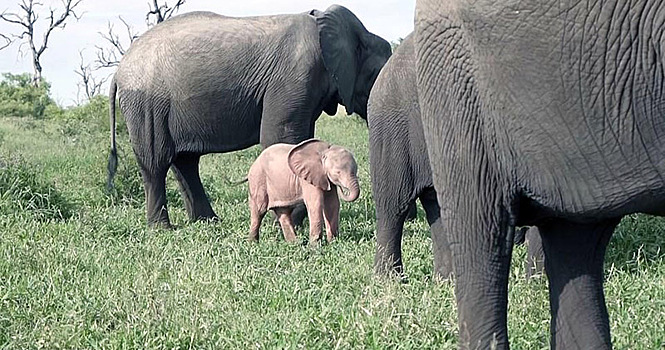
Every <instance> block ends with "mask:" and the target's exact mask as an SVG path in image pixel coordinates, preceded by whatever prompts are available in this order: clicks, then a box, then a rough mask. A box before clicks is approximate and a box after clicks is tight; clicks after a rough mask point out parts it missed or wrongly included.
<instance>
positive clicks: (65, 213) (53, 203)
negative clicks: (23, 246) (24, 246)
mask: <svg viewBox="0 0 665 350" xmlns="http://www.w3.org/2000/svg"><path fill="white" fill-rule="evenodd" d="M37 174H38V171H37V170H36V169H34V168H33V166H32V165H31V164H28V163H26V162H25V161H24V160H23V159H21V158H20V157H17V156H0V215H16V214H18V215H23V214H25V213H29V214H32V215H33V216H35V217H36V218H37V219H38V220H49V219H67V218H69V217H70V216H71V215H72V205H71V204H70V203H68V202H67V200H65V198H64V197H63V196H62V195H61V194H60V193H59V192H58V191H57V189H56V188H55V187H54V186H53V185H52V184H49V183H47V182H45V181H43V180H42V179H40V178H39V177H38V176H37Z"/></svg>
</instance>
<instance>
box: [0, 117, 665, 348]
mask: <svg viewBox="0 0 665 350" xmlns="http://www.w3.org/2000/svg"><path fill="white" fill-rule="evenodd" d="M100 118H102V117H100ZM104 118H105V116H104ZM77 123H86V121H85V120H82V121H71V120H65V121H62V120H59V121H49V120H43V121H34V120H28V119H21V120H18V119H6V118H5V119H0V233H1V235H0V237H1V239H0V348H1V349H33V348H35V349H36V348H104V349H107V348H136V349H146V348H147V349H172V348H182V349H184V348H210V349H221V348H226V349H252V348H255V349H264V348H289V349H296V348H304V349H330V348H340V349H348V348H374V349H384V348H400V349H411V348H412V349H424V348H436V349H440V348H444V349H445V348H456V336H457V322H456V310H455V303H454V294H453V285H452V283H450V282H443V283H435V282H433V281H432V280H431V279H430V275H431V272H432V254H431V251H430V246H431V240H430V237H429V233H428V231H427V225H426V224H425V222H424V218H423V213H422V211H421V212H420V213H419V219H418V220H417V222H415V223H409V224H408V225H407V228H406V235H405V238H404V259H405V263H406V269H407V272H408V274H409V278H408V282H405V283H403V282H399V281H395V280H386V279H381V278H377V277H374V276H373V275H372V262H373V253H374V244H375V240H374V207H373V202H372V196H371V193H370V181H369V166H368V152H367V130H366V126H365V123H364V122H363V121H361V120H359V119H356V118H347V117H327V116H324V117H322V118H321V119H320V120H319V122H318V123H317V136H318V137H319V138H321V139H324V140H327V141H330V142H333V143H336V144H341V145H344V146H346V147H348V148H349V149H351V150H352V151H353V152H354V153H355V155H356V158H357V160H358V164H359V166H360V169H359V174H360V177H361V182H362V194H361V198H360V199H359V200H358V201H356V202H354V203H342V213H341V223H340V238H339V239H338V240H337V241H336V242H334V243H333V244H324V245H323V246H321V247H319V248H317V249H311V248H308V247H307V246H305V245H290V244H287V243H285V242H284V241H283V240H282V239H281V237H280V235H281V233H280V231H279V230H278V227H277V225H275V224H273V223H271V222H270V221H269V220H265V222H264V225H263V228H262V237H261V242H260V243H259V244H250V243H248V242H246V236H247V230H248V224H249V210H248V208H247V201H246V197H247V194H246V191H247V187H246V185H237V186H232V185H227V184H226V182H225V179H227V178H230V179H239V178H241V177H243V176H244V175H245V174H246V172H247V170H248V169H249V166H250V164H251V162H252V161H253V159H254V158H255V157H256V156H257V155H258V153H259V149H258V148H257V147H254V148H250V149H248V150H245V151H242V152H235V153H230V154H221V155H210V156H206V157H204V158H203V160H202V170H201V173H202V178H203V181H204V185H205V186H206V190H207V191H208V194H209V196H210V197H211V200H212V204H213V208H214V209H215V210H216V212H217V213H218V214H219V215H220V217H221V218H222V221H221V223H216V224H208V223H194V224H190V223H188V222H187V218H186V213H185V211H184V208H183V205H182V200H181V198H180V195H179V193H178V190H177V186H176V183H175V181H174V179H173V177H172V176H171V175H169V183H168V196H169V204H170V212H171V218H172V221H173V222H174V224H175V225H176V227H177V228H176V229H175V230H153V229H147V228H146V225H145V219H144V204H143V189H142V185H141V180H140V175H139V173H138V168H137V165H136V162H135V160H134V156H133V154H132V152H131V148H130V147H129V145H128V141H127V135H126V132H124V131H123V132H121V133H120V147H121V148H120V168H119V172H118V175H117V177H116V180H115V183H116V188H115V190H114V191H113V193H112V194H110V195H108V194H106V192H105V181H106V173H105V171H106V156H107V147H108V135H107V132H106V130H104V129H101V127H98V128H97V129H95V128H94V127H79V124H77ZM87 125H88V126H89V125H104V123H101V122H96V123H90V124H87ZM299 234H300V237H302V238H303V242H304V240H305V237H306V234H304V232H303V231H302V230H301V231H300V232H299ZM664 242H665V220H663V219H660V218H653V217H647V216H641V215H634V216H630V217H628V218H626V219H625V220H624V221H623V222H622V224H621V226H620V228H619V230H618V232H617V233H616V234H615V235H614V238H613V240H612V242H611V246H610V248H609V251H608V258H607V268H606V271H607V280H606V291H607V293H606V294H607V304H608V307H609V310H610V317H611V325H612V332H613V333H612V336H613V341H614V345H615V347H616V348H618V349H623V348H630V349H653V348H659V347H662V346H663V344H665V322H663V315H665V258H664V256H665V254H664V252H663V251H661V249H660V247H665V245H664V244H663V243H664ZM525 255H526V253H525V250H524V248H523V247H517V248H516V251H515V255H514V260H513V261H514V264H513V265H514V266H513V268H512V269H511V287H510V288H511V290H510V306H509V329H510V339H511V343H512V346H513V348H515V349H546V348H548V347H549V345H548V344H549V343H548V342H549V331H548V327H549V311H548V310H549V304H548V301H547V284H546V280H545V279H544V278H539V279H536V280H533V281H529V282H527V281H525V280H524V279H523V275H524V271H525V267H524V260H525Z"/></svg>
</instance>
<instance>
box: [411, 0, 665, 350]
mask: <svg viewBox="0 0 665 350" xmlns="http://www.w3.org/2000/svg"><path fill="white" fill-rule="evenodd" d="M663 9H664V8H663V3H662V2H661V1H655V0H635V1H619V0H610V1H604V2H597V1H590V0H582V1H579V0H575V1H572V0H563V1H560V0H557V1H554V0H546V1H535V0H525V1H513V0H509V1H502V2H495V1H491V2H489V1H487V2H486V1H480V2H478V1H463V0H445V1H444V0H418V2H417V6H416V44H415V46H416V55H417V67H418V73H417V74H418V94H419V100H420V106H421V112H422V119H423V127H424V131H425V139H426V143H427V149H428V154H429V157H430V160H431V165H432V172H433V181H434V186H435V188H436V190H437V195H438V200H439V204H440V205H441V219H442V223H443V226H444V229H445V230H446V231H447V232H448V234H449V239H450V242H451V248H452V256H453V264H454V266H455V275H456V298H457V304H458V316H459V334H460V338H461V339H460V347H462V348H473V349H476V348H489V347H490V346H495V348H498V349H507V348H508V332H507V327H506V318H507V315H506V313H507V303H508V299H507V295H508V272H509V266H510V260H511V254H512V248H513V235H514V233H515V230H514V228H515V226H516V225H526V224H536V225H537V226H538V228H539V229H540V236H541V238H542V243H543V249H544V252H545V265H546V266H545V269H546V273H547V276H548V278H549V292H550V308H551V317H552V320H551V325H550V332H551V335H552V336H551V346H552V348H561V349H609V348H611V341H610V327H609V321H608V313H607V308H606V306H605V299H604V293H603V260H604V255H605V249H606V247H607V244H608V242H609V240H610V237H611V235H612V232H613V230H614V228H615V227H616V225H617V224H618V223H619V221H620V219H621V217H622V216H624V215H626V214H629V213H635V212H645V213H651V214H658V215H662V214H665V212H664V211H663V208H664V207H665V206H664V205H665V180H664V179H665V142H663V140H664V139H663V135H665V123H663V115H664V112H665V97H664V96H663V93H664V92H665V87H664V85H663V84H664V82H665V74H664V72H665V62H664V58H663V57H665V52H664V51H663V48H664V46H663V44H665V41H664V39H663V38H665V36H664V34H665V11H664V10H663Z"/></svg>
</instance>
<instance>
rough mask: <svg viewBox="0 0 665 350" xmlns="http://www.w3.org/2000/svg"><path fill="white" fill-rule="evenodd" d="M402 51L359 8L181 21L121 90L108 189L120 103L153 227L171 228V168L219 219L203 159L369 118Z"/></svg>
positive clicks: (125, 73)
mask: <svg viewBox="0 0 665 350" xmlns="http://www.w3.org/2000/svg"><path fill="white" fill-rule="evenodd" d="M390 54H391V50H390V44H388V42H387V41H385V40H383V39H381V38H380V37H378V36H376V35H374V34H372V33H370V32H368V31H367V30H366V29H365V27H364V26H363V24H362V23H361V22H360V20H358V18H357V17H356V16H355V15H354V14H353V13H352V12H351V11H349V10H348V9H346V8H345V7H342V6H337V5H333V6H330V7H329V8H328V9H327V10H326V11H324V12H321V11H318V10H312V11H310V12H308V13H301V14H292V15H276V16H263V17H245V18H233V17H225V16H221V15H217V14H214V13H210V12H192V13H188V14H184V15H180V16H176V17H173V18H171V19H169V20H167V21H164V22H162V23H161V24H159V25H156V26H154V27H153V28H151V29H150V30H148V31H147V32H146V33H145V34H143V35H141V37H140V38H138V39H137V40H136V41H135V42H134V43H133V44H132V46H131V48H130V49H129V51H128V52H127V54H126V55H125V56H124V57H123V59H122V61H121V62H120V65H119V66H118V70H117V72H116V73H115V76H114V79H113V82H112V84H111V92H110V100H111V101H110V103H111V108H110V114H111V125H112V129H111V133H112V140H111V156H110V157H109V170H110V171H109V184H111V181H112V178H113V175H114V173H115V167H116V165H117V155H116V145H115V98H116V94H117V96H118V99H119V106H120V109H121V110H122V112H123V114H124V116H125V118H126V121H127V126H128V129H129V134H130V139H131V142H132V146H133V149H134V153H135V154H136V158H137V160H138V163H139V165H140V169H141V175H142V176H143V183H144V187H145V193H146V207H147V219H148V222H149V223H150V224H161V225H165V226H169V225H170V222H169V216H168V212H167V209H166V192H165V178H166V173H167V171H168V169H169V167H171V168H172V169H173V171H174V173H175V175H176V178H177V180H178V182H179V183H180V188H181V192H182V194H183V197H184V202H185V205H186V209H187V212H188V215H189V217H190V219H192V220H196V219H202V218H213V217H215V213H214V212H213V210H212V207H211V206H210V202H209V201H208V198H207V197H206V194H205V191H204V189H203V186H202V184H201V179H200V177H199V169H198V165H199V158H200V156H201V155H203V154H207V153H215V152H230V151H236V150H240V149H243V148H247V147H250V146H252V145H255V144H257V143H260V144H261V145H262V146H263V147H267V146H270V145H272V144H275V143H278V142H283V143H290V144H296V143H299V142H300V141H303V140H305V139H308V138H311V137H313V136H314V122H315V121H316V119H317V118H318V117H319V115H320V114H321V112H322V111H325V112H326V113H328V114H334V113H335V112H336V110H337V105H338V103H340V104H343V105H344V106H345V107H346V110H347V113H349V114H350V113H352V112H356V113H358V114H359V115H361V116H363V117H364V116H365V115H366V109H367V98H368V96H369V91H370V88H371V86H372V84H373V83H374V80H375V79H376V76H377V74H378V73H379V71H380V69H381V67H383V65H384V64H385V62H386V60H387V59H388V58H389V56H390Z"/></svg>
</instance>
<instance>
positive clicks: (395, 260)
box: [367, 34, 543, 278]
mask: <svg viewBox="0 0 665 350" xmlns="http://www.w3.org/2000/svg"><path fill="white" fill-rule="evenodd" d="M413 44H414V36H413V34H409V35H408V36H407V37H406V38H404V40H403V41H402V43H401V44H400V45H399V47H398V48H397V49H396V50H395V52H394V53H393V55H392V56H391V57H390V59H389V60H388V62H387V63H386V65H385V66H384V67H383V69H382V70H381V73H379V76H378V77H377V78H376V82H375V83H374V86H373V87H372V92H371V93H370V96H369V103H368V108H367V122H368V126H369V156H370V174H371V177H372V194H373V197H374V202H375V207H376V240H377V244H376V254H375V258H374V270H375V271H376V272H377V273H378V274H388V273H393V272H394V273H397V274H401V273H403V271H404V266H403V262H402V234H403V231H404V221H405V219H407V218H408V217H409V214H410V212H411V210H412V209H413V208H414V205H415V201H416V200H417V199H419V200H420V203H421V204H422V206H423V209H425V214H426V217H427V223H428V224H429V226H430V232H431V237H432V249H433V255H434V274H435V275H437V276H439V277H442V278H446V277H449V276H450V275H451V274H452V257H451V254H450V247H449V244H448V239H447V237H446V232H445V231H444V230H443V226H442V223H441V220H440V208H439V203H438V202H437V198H436V191H435V190H434V184H433V183H432V170H431V168H430V161H429V157H428V156H427V147H426V145H425V135H424V132H423V124H422V120H421V114H420V106H419V104H418V92H417V85H416V53H415V50H414V46H413ZM518 233H519V234H517V235H516V236H515V242H516V243H526V244H527V245H528V257H527V278H529V277H531V276H533V275H534V274H537V273H540V272H542V260H543V258H542V246H541V245H540V236H539V235H538V229H537V228H536V227H531V228H526V227H524V228H521V229H520V231H519V232H518Z"/></svg>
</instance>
